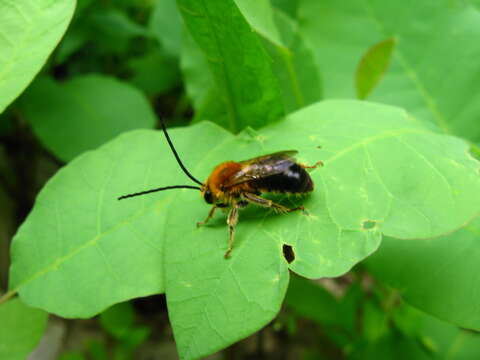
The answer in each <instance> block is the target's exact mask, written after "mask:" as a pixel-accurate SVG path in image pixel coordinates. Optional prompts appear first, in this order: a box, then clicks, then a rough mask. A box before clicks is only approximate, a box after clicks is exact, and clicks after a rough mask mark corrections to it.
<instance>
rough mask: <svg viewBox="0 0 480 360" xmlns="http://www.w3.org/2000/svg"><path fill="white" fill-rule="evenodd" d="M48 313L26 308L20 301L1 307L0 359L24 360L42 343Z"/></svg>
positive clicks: (9, 302) (11, 301)
mask: <svg viewBox="0 0 480 360" xmlns="http://www.w3.org/2000/svg"><path fill="white" fill-rule="evenodd" d="M47 318H48V316H47V313H46V312H44V311H41V310H38V309H32V308H30V307H28V306H25V305H24V304H23V303H22V302H21V301H20V299H13V300H10V301H7V302H6V303H4V304H1V305H0V323H1V324H2V325H1V326H0V359H8V360H17V359H18V360H23V359H25V358H26V357H27V355H28V354H29V353H30V352H31V351H32V350H33V349H34V347H35V346H36V345H37V344H38V342H39V341H40V338H41V337H42V335H43V332H44V330H45V328H46V326H47Z"/></svg>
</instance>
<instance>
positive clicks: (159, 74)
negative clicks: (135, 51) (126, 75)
mask: <svg viewBox="0 0 480 360" xmlns="http://www.w3.org/2000/svg"><path fill="white" fill-rule="evenodd" d="M128 65H129V68H130V69H131V71H132V72H133V76H132V77H131V78H130V79H129V81H130V83H131V84H132V85H135V86H136V87H138V88H139V89H141V90H143V92H144V93H145V94H147V95H148V96H153V95H158V94H162V93H165V92H167V91H169V90H172V89H174V88H175V87H180V71H179V68H178V62H177V60H175V59H172V58H171V57H169V56H166V55H164V54H162V53H161V52H160V51H152V52H150V53H148V54H146V55H145V56H142V57H136V58H132V59H131V60H130V61H129V62H128Z"/></svg>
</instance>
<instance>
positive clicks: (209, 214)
mask: <svg viewBox="0 0 480 360" xmlns="http://www.w3.org/2000/svg"><path fill="white" fill-rule="evenodd" d="M216 209H217V205H213V206H212V208H211V209H210V211H209V213H208V216H207V218H206V219H205V220H204V221H199V222H197V227H200V226H202V225H205V224H206V223H207V222H208V220H210V219H211V218H212V217H213V214H215V210H216Z"/></svg>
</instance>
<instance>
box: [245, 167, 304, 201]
mask: <svg viewBox="0 0 480 360" xmlns="http://www.w3.org/2000/svg"><path fill="white" fill-rule="evenodd" d="M251 185H252V186H253V187H255V188H256V189H258V190H259V191H261V192H277V193H292V194H300V193H306V192H310V191H312V190H313V181H312V179H311V178H310V175H308V173H307V172H306V171H305V169H304V168H302V167H301V166H300V165H298V164H296V163H294V162H290V164H289V166H286V167H285V170H284V171H283V172H281V173H279V174H275V175H270V176H265V177H262V178H258V179H254V180H251Z"/></svg>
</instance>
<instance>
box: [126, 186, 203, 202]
mask: <svg viewBox="0 0 480 360" xmlns="http://www.w3.org/2000/svg"><path fill="white" fill-rule="evenodd" d="M170 189H195V190H201V189H200V188H199V187H198V186H190V185H173V186H165V187H161V188H156V189H151V190H145V191H140V192H137V193H133V194H128V195H123V196H120V197H119V198H118V200H122V199H127V198H131V197H134V196H139V195H145V194H150V193H153V192H157V191H163V190H170Z"/></svg>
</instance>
